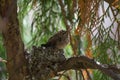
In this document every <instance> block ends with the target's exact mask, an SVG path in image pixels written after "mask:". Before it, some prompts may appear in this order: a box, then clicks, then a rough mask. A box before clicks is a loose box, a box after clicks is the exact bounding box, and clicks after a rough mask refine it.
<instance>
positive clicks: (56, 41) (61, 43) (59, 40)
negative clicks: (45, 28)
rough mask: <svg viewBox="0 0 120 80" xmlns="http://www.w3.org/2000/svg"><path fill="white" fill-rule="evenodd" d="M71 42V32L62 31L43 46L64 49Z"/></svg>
mask: <svg viewBox="0 0 120 80" xmlns="http://www.w3.org/2000/svg"><path fill="white" fill-rule="evenodd" d="M69 42H70V36H69V31H65V30H60V31H58V32H57V33H56V34H54V35H53V36H52V37H50V38H49V40H48V42H47V43H46V44H42V45H41V46H43V47H53V48H57V49H63V48H65V46H66V45H67V44H68V43H69Z"/></svg>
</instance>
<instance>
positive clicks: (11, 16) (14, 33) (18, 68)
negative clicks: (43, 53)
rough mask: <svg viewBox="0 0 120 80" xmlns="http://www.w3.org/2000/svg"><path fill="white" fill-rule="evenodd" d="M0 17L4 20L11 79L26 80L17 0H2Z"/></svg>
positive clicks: (8, 68) (4, 34)
mask: <svg viewBox="0 0 120 80" xmlns="http://www.w3.org/2000/svg"><path fill="white" fill-rule="evenodd" d="M0 18H1V20H2V21H3V23H1V24H0V25H2V26H1V29H4V30H1V31H2V34H3V40H4V46H5V48H6V53H7V64H6V65H7V71H8V73H9V80H24V76H25V72H26V65H25V56H24V45H23V42H22V39H21V35H20V30H19V25H18V19H17V0H0ZM3 25H4V26H3Z"/></svg>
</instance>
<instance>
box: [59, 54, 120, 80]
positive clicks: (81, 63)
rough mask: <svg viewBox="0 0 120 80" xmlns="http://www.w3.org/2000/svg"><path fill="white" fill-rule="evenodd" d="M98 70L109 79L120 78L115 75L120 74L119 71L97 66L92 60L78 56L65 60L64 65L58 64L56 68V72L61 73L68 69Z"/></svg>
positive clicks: (119, 79)
mask: <svg viewBox="0 0 120 80" xmlns="http://www.w3.org/2000/svg"><path fill="white" fill-rule="evenodd" d="M86 68H87V69H88V68H90V69H98V70H100V71H101V72H103V73H105V74H106V75H108V76H109V77H111V78H113V79H115V80H120V76H119V75H118V74H117V73H120V69H117V68H116V69H117V70H116V71H117V72H115V71H114V70H115V69H112V68H110V67H109V66H104V65H101V64H97V63H96V62H95V61H94V60H93V59H89V58H88V57H85V56H80V57H72V58H69V59H68V60H66V61H65V62H64V63H62V64H60V66H59V67H58V72H59V71H63V70H69V69H74V70H79V69H86Z"/></svg>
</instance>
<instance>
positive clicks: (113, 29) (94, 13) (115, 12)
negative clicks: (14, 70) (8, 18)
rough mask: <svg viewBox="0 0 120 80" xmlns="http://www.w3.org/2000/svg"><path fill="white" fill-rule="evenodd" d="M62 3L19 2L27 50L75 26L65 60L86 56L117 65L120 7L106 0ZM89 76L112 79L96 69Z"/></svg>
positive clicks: (95, 79) (57, 0)
mask: <svg viewBox="0 0 120 80" xmlns="http://www.w3.org/2000/svg"><path fill="white" fill-rule="evenodd" d="M61 1H62V2H63V5H62V4H61V3H60V0H18V18H19V23H20V29H21V35H22V38H23V41H24V43H25V47H26V48H27V49H29V48H31V47H32V46H33V45H35V46H40V45H41V44H43V43H46V42H47V40H48V39H49V38H50V36H51V35H53V34H55V33H56V32H57V31H59V30H61V29H67V28H66V26H67V25H69V26H70V27H72V31H71V42H70V45H68V46H67V47H66V49H65V53H66V54H65V55H66V57H71V56H73V55H74V56H79V55H85V56H88V57H90V58H93V57H94V59H95V60H96V61H98V62H100V63H103V64H116V65H118V64H119V63H120V60H119V56H120V54H118V53H119V49H120V48H119V47H120V46H119V45H120V42H119V39H120V38H119V25H120V23H119V21H120V19H119V17H118V16H119V15H120V12H119V10H120V9H119V7H120V5H118V4H116V3H117V2H114V3H113V4H114V5H113V7H114V8H113V7H112V6H111V5H109V4H108V3H106V2H105V1H106V0H105V1H104V0H61ZM115 1H117V0H115ZM61 5H62V6H61ZM105 5H107V6H105ZM116 6H118V7H116ZM106 21H108V22H109V23H110V24H108V23H107V22H106ZM0 41H1V40H0ZM1 45H3V44H2V42H0V56H2V57H3V58H5V55H4V54H5V51H4V49H3V46H1ZM1 53H2V54H1ZM3 53H4V54H3ZM2 66H4V65H3V64H2ZM92 71H93V70H92ZM88 72H89V73H90V71H88ZM68 73H69V74H68ZM68 73H65V75H67V76H69V75H70V73H71V74H72V73H74V72H71V71H68ZM82 73H83V71H82V70H80V71H78V73H74V76H76V75H77V76H83V75H84V74H82ZM75 74H76V75H75ZM90 74H92V75H93V77H91V78H92V79H93V80H102V79H103V80H110V78H109V77H108V76H106V75H104V74H103V73H101V72H99V71H97V70H95V71H93V72H92V73H90ZM99 75H100V76H99ZM72 78H73V77H72Z"/></svg>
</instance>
